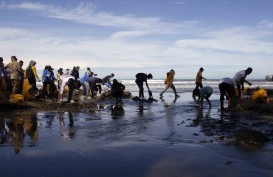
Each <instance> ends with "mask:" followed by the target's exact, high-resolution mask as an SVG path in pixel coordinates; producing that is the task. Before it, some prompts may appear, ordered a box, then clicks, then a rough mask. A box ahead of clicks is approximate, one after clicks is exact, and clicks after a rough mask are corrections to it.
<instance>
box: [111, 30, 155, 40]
mask: <svg viewBox="0 0 273 177" xmlns="http://www.w3.org/2000/svg"><path fill="white" fill-rule="evenodd" d="M150 34H151V33H150V32H148V31H140V30H138V31H121V32H117V33H114V34H113V35H112V36H111V39H112V40H121V39H127V38H132V37H139V36H146V35H150Z"/></svg>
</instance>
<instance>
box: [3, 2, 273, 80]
mask: <svg viewBox="0 0 273 177" xmlns="http://www.w3.org/2000/svg"><path fill="white" fill-rule="evenodd" d="M272 7H273V1H272V0H82V1H77V0H47V1H42V0H36V1H32V0H30V1H22V0H5V1H1V0H0V56H1V57H3V58H4V63H6V64H7V63H8V62H10V57H11V56H12V55H15V56H17V58H18V59H19V60H23V61H24V67H27V65H28V63H29V61H30V60H35V61H36V62H37V65H36V66H37V69H38V70H39V72H41V71H42V69H43V68H44V67H45V65H51V66H52V67H53V68H54V69H55V71H56V70H57V69H58V68H60V67H62V68H64V69H66V68H71V69H72V67H73V66H80V67H81V69H82V71H81V72H84V70H85V69H86V67H90V68H91V70H92V71H94V73H97V74H98V75H99V76H101V77H103V76H105V75H108V74H111V73H115V77H116V78H117V79H134V78H135V75H136V73H138V72H144V73H152V74H153V76H154V79H162V78H164V77H165V76H166V72H168V71H169V70H170V69H174V70H175V71H176V76H175V78H176V79H195V76H196V73H197V71H198V70H199V68H200V67H203V68H204V69H205V71H204V72H203V76H204V77H206V78H207V79H220V78H223V77H233V76H234V75H235V73H236V72H238V71H240V70H245V69H246V68H247V67H252V68H253V72H252V73H251V74H250V75H249V76H248V78H249V79H264V78H265V75H268V74H273V69H272V66H273V13H272Z"/></svg>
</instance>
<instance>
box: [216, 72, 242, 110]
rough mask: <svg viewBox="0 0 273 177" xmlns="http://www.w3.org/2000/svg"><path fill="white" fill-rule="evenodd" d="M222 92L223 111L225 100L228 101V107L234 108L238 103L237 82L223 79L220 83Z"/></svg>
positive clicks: (221, 103) (221, 104)
mask: <svg viewBox="0 0 273 177" xmlns="http://www.w3.org/2000/svg"><path fill="white" fill-rule="evenodd" d="M219 90H220V106H221V110H223V109H224V99H225V96H226V99H227V100H228V103H229V104H228V107H234V106H235V105H236V103H237V96H238V88H237V84H236V83H235V81H234V80H233V79H231V78H228V77H226V78H223V79H221V80H220V82H219Z"/></svg>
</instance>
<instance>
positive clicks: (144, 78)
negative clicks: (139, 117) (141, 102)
mask: <svg viewBox="0 0 273 177" xmlns="http://www.w3.org/2000/svg"><path fill="white" fill-rule="evenodd" d="M152 78H153V75H152V74H145V73H138V74H136V81H135V82H136V84H137V86H138V88H139V98H140V99H144V88H143V82H145V84H146V87H147V88H148V92H149V96H151V95H152V92H151V90H150V88H149V85H148V82H147V79H152Z"/></svg>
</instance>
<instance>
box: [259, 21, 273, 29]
mask: <svg viewBox="0 0 273 177" xmlns="http://www.w3.org/2000/svg"><path fill="white" fill-rule="evenodd" d="M259 24H260V26H264V27H268V28H272V27H273V21H271V20H262V21H260V23H259Z"/></svg>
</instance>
